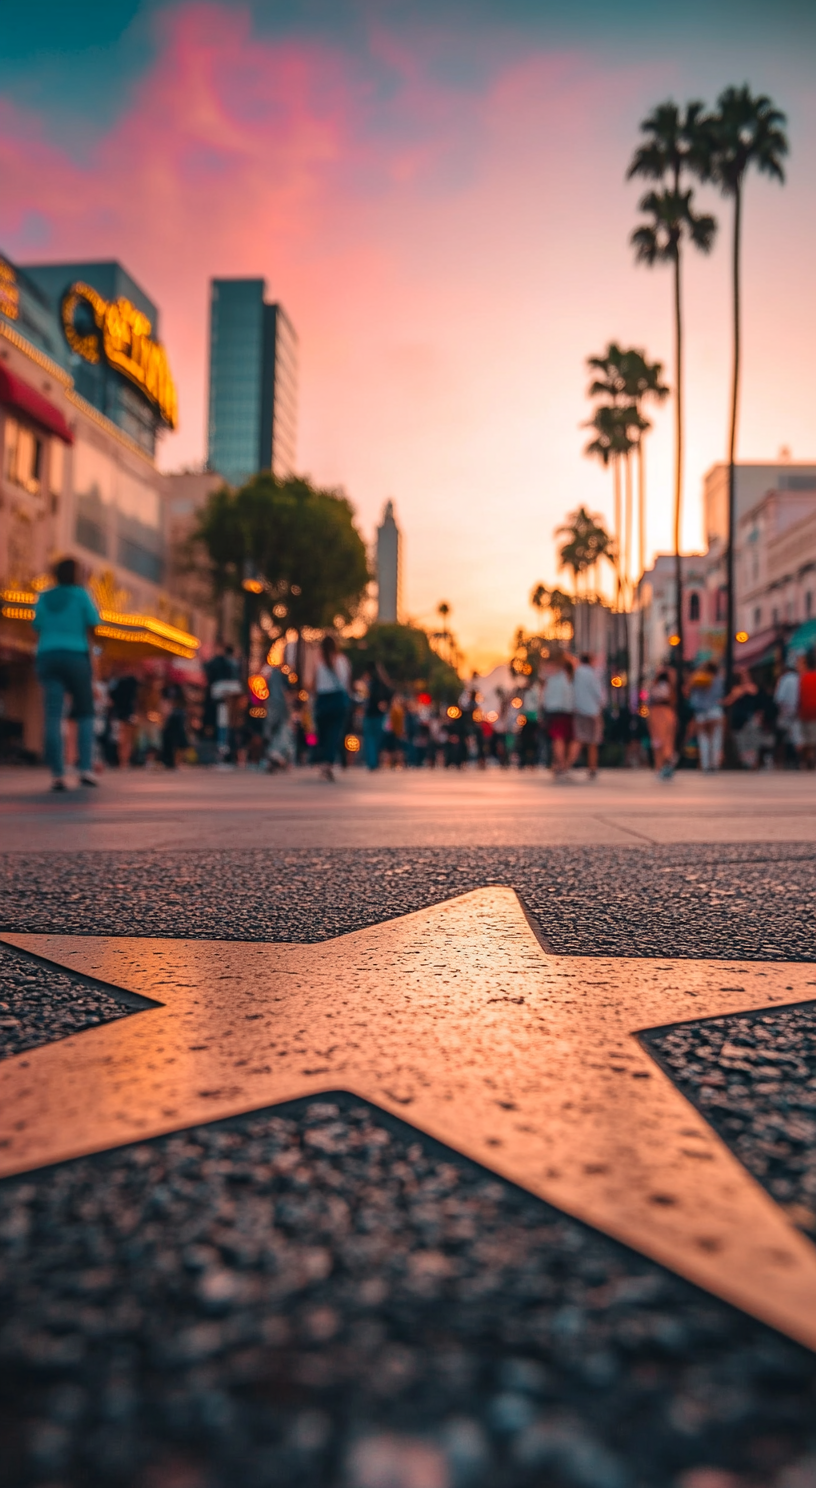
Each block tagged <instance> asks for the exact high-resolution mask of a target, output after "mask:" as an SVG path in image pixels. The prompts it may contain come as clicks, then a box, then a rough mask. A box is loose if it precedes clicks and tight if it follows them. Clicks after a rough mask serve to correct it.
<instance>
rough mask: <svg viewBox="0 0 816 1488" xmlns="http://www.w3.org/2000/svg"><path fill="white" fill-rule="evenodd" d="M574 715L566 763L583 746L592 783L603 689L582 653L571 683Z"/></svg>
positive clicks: (595, 767) (599, 730)
mask: <svg viewBox="0 0 816 1488" xmlns="http://www.w3.org/2000/svg"><path fill="white" fill-rule="evenodd" d="M573 689H574V696H575V713H574V714H573V720H572V724H573V730H574V734H575V737H574V739H573V742H572V746H571V750H570V763H571V764H574V762H575V761H576V760H577V758H578V755H579V754H580V752H581V748H582V746H583V745H586V752H587V773H588V775H589V778H590V780H594V779H595V776H596V775H597V773H598V749H599V747H600V745H601V744H602V742H603V689H602V687H601V681H600V678H599V676H598V673H597V672H596V671H595V668H594V667H593V665H592V662H591V659H590V657H589V655H588V653H587V652H584V654H583V656H582V657H581V660H580V662H579V663H578V666H577V667H576V668H575V677H574V679H573Z"/></svg>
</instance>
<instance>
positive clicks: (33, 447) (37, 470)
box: [5, 418, 43, 495]
mask: <svg viewBox="0 0 816 1488" xmlns="http://www.w3.org/2000/svg"><path fill="white" fill-rule="evenodd" d="M5 444H6V449H5V456H6V458H5V475H6V480H10V481H13V482H14V484H15V486H22V488H23V490H24V491H30V492H31V493H32V494H34V495H36V493H37V491H39V489H40V475H41V471H42V454H43V446H42V440H41V439H40V437H39V435H37V434H35V433H34V430H33V429H28V428H26V426H25V424H19V423H18V422H17V420H16V419H13V418H7V419H6V439H5Z"/></svg>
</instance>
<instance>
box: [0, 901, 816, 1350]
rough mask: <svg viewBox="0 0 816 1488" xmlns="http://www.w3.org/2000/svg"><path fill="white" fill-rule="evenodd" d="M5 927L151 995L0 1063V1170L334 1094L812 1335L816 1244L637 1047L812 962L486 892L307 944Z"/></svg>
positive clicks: (802, 979)
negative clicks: (562, 926) (555, 946)
mask: <svg viewBox="0 0 816 1488" xmlns="http://www.w3.org/2000/svg"><path fill="white" fill-rule="evenodd" d="M3 939H5V940H6V941H7V942H8V943H9V944H10V945H13V946H17V947H20V948H21V949H22V950H25V951H30V952H33V953H34V954H36V955H37V956H40V957H44V958H46V959H47V960H49V961H51V962H54V963H55V964H57V965H59V966H62V967H67V968H70V969H71V970H73V971H76V972H79V973H81V974H82V975H85V976H89V977H94V978H96V979H97V980H100V981H102V982H105V983H107V984H108V985H111V986H115V987H120V988H124V989H126V990H128V991H130V992H132V993H137V994H140V995H142V996H143V997H145V998H150V999H152V1000H153V1001H154V1002H155V1004H156V1006H155V1007H152V1008H150V1009H149V1010H147V1011H144V1012H137V1013H134V1014H133V1015H132V1016H131V1017H128V1018H121V1019H118V1020H117V1021H115V1022H113V1023H109V1024H107V1025H105V1026H102V1027H98V1028H94V1029H91V1030H87V1031H85V1032H82V1033H79V1034H75V1035H74V1036H72V1037H71V1038H67V1039H63V1040H61V1041H59V1042H57V1043H53V1044H49V1045H47V1046H45V1047H43V1048H39V1049H36V1050H34V1051H33V1052H30V1053H26V1054H20V1055H18V1056H17V1057H15V1058H12V1059H8V1060H6V1061H4V1062H3V1063H2V1064H0V1174H10V1173H19V1172H24V1171H27V1170H29V1169H32V1168H36V1167H41V1166H43V1165H44V1164H48V1163H54V1162H60V1161H62V1160H64V1159H66V1158H72V1157H78V1156H80V1155H82V1154H86V1153H91V1152H100V1151H103V1150H105V1149H108V1148H110V1147H115V1146H119V1145H120V1144H122V1143H126V1142H132V1141H138V1140H141V1139H143V1138H146V1137H155V1136H159V1135H161V1134H163V1133H165V1132H171V1131H177V1130H179V1129H181V1128H183V1127H188V1126H192V1125H195V1124H196V1123H199V1122H205V1121H213V1120H215V1119H219V1118H223V1117H225V1116H232V1115H236V1114H238V1113H240V1112H244V1111H252V1110H257V1109H259V1108H261V1107H264V1106H269V1105H273V1104H275V1103H277V1102H280V1101H286V1100H292V1099H294V1098H296V1097H299V1096H304V1095H312V1094H315V1095H316V1094H318V1093H323V1092H327V1091H332V1090H346V1091H350V1092H352V1093H354V1094H356V1095H357V1096H359V1097H361V1098H363V1099H364V1100H368V1101H372V1102H374V1103H376V1104H377V1105H378V1106H380V1107H382V1108H384V1109H385V1110H388V1111H391V1112H393V1113H395V1114H396V1115H399V1116H401V1117H402V1118H403V1119H404V1120H406V1121H408V1122H410V1123H411V1125H412V1126H415V1127H417V1128H419V1129H420V1130H421V1131H424V1132H427V1133H429V1134H430V1135H431V1136H433V1137H436V1138H437V1139H438V1140H439V1141H441V1142H444V1143H446V1144H447V1145H448V1146H450V1147H453V1148H456V1149H457V1150H458V1151H459V1152H462V1153H464V1154H466V1155H467V1156H468V1157H471V1158H475V1159H476V1160H477V1161H479V1162H481V1163H483V1164H485V1165H486V1166H487V1167H489V1168H491V1169H492V1170H493V1171H494V1172H495V1173H497V1174H499V1175H501V1176H502V1177H503V1178H508V1179H511V1180H512V1181H513V1182H514V1183H518V1184H520V1185H521V1186H523V1187H524V1188H526V1189H529V1190H530V1191H531V1192H532V1193H534V1194H538V1195H540V1197H541V1198H543V1199H546V1200H548V1201H549V1202H550V1203H551V1204H554V1205H555V1206H556V1207H558V1208H559V1209H562V1210H564V1211H566V1213H568V1214H572V1215H575V1216H576V1217H577V1218H578V1219H581V1220H585V1221H586V1222H587V1223H588V1224H591V1225H594V1226H595V1227H596V1228H597V1229H599V1230H603V1231H605V1232H606V1233H607V1234H609V1235H613V1236H615V1237H616V1238H617V1239H618V1240H622V1241H624V1242H625V1243H626V1244H627V1245H630V1246H632V1247H633V1248H634V1249H635V1250H638V1251H641V1252H642V1253H643V1254H644V1255H648V1256H651V1257H652V1258H653V1259H654V1260H656V1261H659V1262H661V1263H662V1264H663V1265H664V1266H667V1267H669V1268H670V1269H671V1270H673V1271H676V1272H678V1273H679V1274H680V1275H682V1276H686V1277H688V1278H689V1280H690V1281H693V1282H696V1283H697V1285H699V1286H701V1287H704V1288H706V1289H707V1290H708V1291H710V1292H714V1293H716V1294H717V1295H718V1296H720V1297H722V1298H724V1299H725V1300H726V1301H728V1302H732V1303H734V1304H735V1305H736V1306H737V1307H740V1308H743V1309H744V1310H745V1311H746V1312H749V1313H753V1314H754V1316H756V1317H758V1318H761V1319H763V1320H764V1321H765V1322H768V1323H770V1324H772V1325H773V1326H774V1327H776V1328H779V1329H781V1330H782V1331H783V1332H785V1333H788V1334H789V1335H790V1336H791V1337H793V1338H797V1339H799V1340H800V1341H801V1342H803V1343H805V1344H807V1345H809V1346H810V1347H811V1348H816V1248H814V1246H813V1245H811V1243H810V1241H809V1240H807V1239H806V1238H805V1237H804V1236H803V1235H801V1234H800V1233H799V1232H798V1231H797V1230H796V1229H795V1228H794V1227H793V1226H792V1225H791V1223H790V1222H789V1220H788V1219H787V1217H786V1215H785V1214H784V1213H783V1211H782V1210H781V1209H780V1208H779V1207H778V1206H777V1205H776V1204H775V1203H774V1202H773V1200H772V1199H771V1198H769V1197H768V1195H767V1194H766V1193H765V1191H764V1190H763V1189H762V1188H761V1187H760V1186H759V1184H758V1183H756V1182H755V1181H754V1179H753V1178H751V1177H750V1175H749V1174H748V1173H747V1172H746V1171H745V1169H744V1168H743V1167H742V1166H741V1164H740V1163H739V1162H738V1161H737V1159H736V1158H735V1157H733V1156H732V1154H731V1153H730V1152H729V1150H728V1148H727V1147H726V1146H725V1145H724V1144H723V1143H722V1142H721V1141H720V1139H719V1138H718V1137H717V1136H716V1134H715V1133H714V1132H713V1131H712V1129H711V1127H710V1126H708V1125H707V1123H706V1122H705V1120H704V1119H703V1117H702V1116H701V1115H700V1114H699V1113H698V1112H697V1111H696V1110H695V1108H694V1107H693V1106H691V1105H690V1104H689V1102H688V1101H687V1100H686V1099H685V1097H684V1096H682V1095H681V1094H680V1093H679V1091H678V1090H677V1089H676V1088H675V1087H674V1085H673V1084H672V1083H671V1081H670V1080H669V1079H667V1077H666V1076H665V1075H664V1074H663V1072H662V1070H660V1068H659V1067H658V1066H657V1065H656V1064H655V1062H654V1061H653V1060H652V1059H651V1058H650V1056H649V1054H648V1053H647V1052H646V1050H645V1049H644V1048H643V1047H642V1046H641V1044H640V1043H639V1041H638V1038H637V1034H638V1032H639V1031H643V1030H646V1029H648V1028H654V1027H660V1026H662V1025H665V1024H669V1023H682V1022H687V1021H689V1020H691V1019H698V1018H710V1017H715V1016H722V1015H724V1014H729V1013H742V1012H747V1011H753V1010H754V1009H759V1008H765V1007H778V1006H779V1005H781V1004H784V1003H796V1002H801V1001H805V1000H810V999H812V998H813V997H814V996H816V969H814V967H813V966H808V965H798V966H797V965H769V964H767V963H765V964H762V963H754V964H748V965H738V964H734V963H730V962H721V961H666V960H654V961H651V960H650V961H636V960H628V959H617V960H613V959H609V958H596V957H592V958H589V957H578V956H550V955H545V953H544V952H543V951H542V949H541V947H540V946H539V944H538V942H537V940H536V939H535V936H534V935H533V932H532V931H531V929H530V927H529V925H528V922H527V920H526V918H525V915H524V913H523V910H522V908H521V905H520V903H519V901H518V899H517V897H516V895H515V894H514V893H513V892H512V890H510V889H501V888H491V889H480V890H477V891H476V892H475V893H472V894H465V895H463V896H462V897H461V898H459V899H452V900H449V901H448V902H447V903H444V904H439V905H436V906H435V907H434V908H432V909H427V910H422V911H420V912H419V913H418V914H411V915H406V916H405V917H404V918H401V919H397V920H390V921H388V922H387V923H386V924H382V925H378V926H376V927H374V928H373V929H370V930H360V931H357V932H355V933H354V934H352V935H344V936H341V937H340V938H338V939H337V940H333V941H326V942H323V943H322V944H320V945H276V944H258V943H251V942H242V941H212V940H209V941H208V940H197V941H191V940H152V939H142V938H140V939H131V938H121V939H119V938H113V937H109V936H104V937H95V936H87V937H86V936H62V935H5V936H4V937H3Z"/></svg>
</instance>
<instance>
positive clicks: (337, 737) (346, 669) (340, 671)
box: [314, 635, 351, 780]
mask: <svg viewBox="0 0 816 1488" xmlns="http://www.w3.org/2000/svg"><path fill="white" fill-rule="evenodd" d="M350 702H351V667H350V666H349V663H348V657H347V656H343V654H342V652H340V651H339V650H338V648H337V642H336V640H335V639H334V636H333V635H325V636H324V637H323V639H322V641H321V642H320V656H319V659H318V663H317V666H316V668H315V680H314V703H315V728H316V730H317V752H318V757H319V760H320V775H321V779H323V780H334V768H333V767H334V765H336V764H337V759H338V756H339V753H340V745H341V742H342V738H343V728H344V726H345V722H346V715H347V713H348V709H349V704H350Z"/></svg>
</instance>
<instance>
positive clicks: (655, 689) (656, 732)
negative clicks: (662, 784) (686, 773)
mask: <svg viewBox="0 0 816 1488" xmlns="http://www.w3.org/2000/svg"><path fill="white" fill-rule="evenodd" d="M649 738H650V740H651V745H652V756H653V758H654V767H655V771H656V773H657V774H658V775H659V776H660V779H661V780H671V778H672V775H673V774H674V751H675V740H676V738H677V699H676V695H675V685H674V675H673V673H672V672H671V671H669V669H668V668H667V667H661V669H660V671H659V672H657V674H656V676H655V679H654V681H653V682H652V686H651V690H650V692H649Z"/></svg>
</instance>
